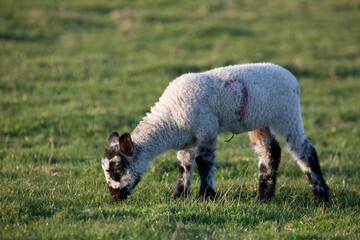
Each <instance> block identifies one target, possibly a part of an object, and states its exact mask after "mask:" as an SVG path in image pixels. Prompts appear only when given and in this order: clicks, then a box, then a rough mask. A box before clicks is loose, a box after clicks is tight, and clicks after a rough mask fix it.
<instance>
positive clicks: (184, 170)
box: [173, 148, 196, 198]
mask: <svg viewBox="0 0 360 240" xmlns="http://www.w3.org/2000/svg"><path fill="white" fill-rule="evenodd" d="M195 151H196V149H195V148H191V149H188V150H182V151H178V152H177V159H178V170H179V176H178V180H177V184H176V187H175V191H174V193H173V198H179V197H181V196H184V197H186V196H187V195H188V194H189V193H190V187H191V185H190V179H191V174H192V171H193V163H194V157H195Z"/></svg>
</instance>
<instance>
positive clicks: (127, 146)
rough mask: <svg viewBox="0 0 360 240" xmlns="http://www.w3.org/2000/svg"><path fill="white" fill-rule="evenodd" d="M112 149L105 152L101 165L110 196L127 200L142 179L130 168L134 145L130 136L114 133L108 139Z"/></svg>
mask: <svg viewBox="0 0 360 240" xmlns="http://www.w3.org/2000/svg"><path fill="white" fill-rule="evenodd" d="M108 142H109V144H110V147H109V148H108V149H106V150H105V155H104V157H103V158H102V161H101V164H102V169H103V171H104V174H105V178H106V183H107V185H108V188H109V192H110V195H111V196H112V197H113V198H114V199H115V200H116V201H117V200H123V199H126V198H127V197H128V196H129V195H130V194H131V193H132V191H133V190H134V188H135V187H136V185H137V184H138V183H139V181H140V179H141V177H140V176H138V175H137V174H135V173H133V171H132V170H131V168H130V162H131V160H132V153H133V144H132V142H131V138H130V135H129V134H124V135H123V136H121V137H119V135H118V133H117V132H113V133H111V134H110V135H109V137H108Z"/></svg>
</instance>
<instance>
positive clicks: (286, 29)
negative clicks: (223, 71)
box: [0, 0, 360, 239]
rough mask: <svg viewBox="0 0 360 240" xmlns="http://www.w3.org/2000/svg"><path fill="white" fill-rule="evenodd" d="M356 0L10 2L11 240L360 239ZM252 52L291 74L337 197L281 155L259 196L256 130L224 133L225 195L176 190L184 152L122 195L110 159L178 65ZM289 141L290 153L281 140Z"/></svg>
mask: <svg viewBox="0 0 360 240" xmlns="http://www.w3.org/2000/svg"><path fill="white" fill-rule="evenodd" d="M359 22H360V1H358V0H328V1H320V0H313V1H310V0H299V1H284V0H283V1H281V0H274V1H264V0H259V1H252V0H242V1H235V0H229V1H221V0H210V1H205V0H199V1H187V0H186V1H169V0H168V1H165V0H153V1H140V0H136V1H125V0H122V1H113V0H111V1H95V0H79V1H56V0H49V1H45V0H32V1H25V0H17V1H5V0H0V66H1V68H0V105H1V112H0V158H1V160H0V166H1V172H0V178H1V181H0V238H1V239H26V238H30V239H38V238H46V239H48V238H52V239H110V238H118V239H119V238H120V239H273V238H275V239H286V238H291V239H311V238H314V239H359V238H360V227H359V225H360V209H359V207H360V179H359V176H360V174H359V171H360V161H359V158H360V149H359V147H360V130H359V124H360V117H359V116H360V105H359V103H360V28H359ZM247 62H273V63H276V64H279V65H283V66H285V67H286V68H288V69H289V70H291V71H292V72H293V73H294V74H295V75H296V76H297V77H298V80H299V82H300V86H301V90H302V93H301V101H302V111H303V118H304V124H305V129H306V131H307V135H308V137H309V139H310V140H311V141H312V142H313V144H314V145H315V147H316V148H317V151H318V154H319V157H320V162H321V166H322V169H323V173H324V177H325V179H326V180H327V182H328V184H329V186H330V188H331V201H330V202H329V203H327V204H322V203H317V202H316V201H314V199H313V197H312V195H311V193H310V191H309V190H308V188H307V182H306V177H305V175H304V174H302V173H301V172H300V170H299V168H298V167H297V166H296V164H295V163H294V162H293V160H292V159H290V157H289V155H288V154H286V153H285V152H284V153H283V157H282V161H281V165H280V169H279V179H278V185H277V192H276V195H275V197H274V199H273V200H272V201H271V202H270V203H254V202H253V198H254V197H255V193H256V188H257V173H258V170H257V161H256V156H255V154H254V152H253V150H252V149H251V147H250V144H249V140H248V138H247V135H246V134H243V135H238V136H235V137H234V139H233V140H231V142H229V143H225V142H224V140H226V139H229V138H230V137H231V134H222V135H220V136H219V139H218V140H219V141H218V142H219V144H218V152H217V158H216V161H217V168H218V171H217V173H216V175H215V180H216V187H217V190H218V193H219V197H218V198H217V199H216V200H215V201H205V202H198V201H197V198H196V197H197V191H198V188H199V185H200V182H199V181H200V179H199V175H198V174H197V173H196V170H195V173H194V175H193V181H192V189H193V191H192V194H191V196H190V197H189V198H187V199H184V200H176V201H174V200H171V198H170V196H171V193H172V191H173V188H174V187H175V183H176V178H177V161H176V155H175V152H174V151H169V152H167V153H165V154H164V155H161V156H159V157H158V158H157V159H156V160H155V161H154V162H153V163H152V167H151V168H150V170H149V172H148V173H147V174H146V175H145V177H144V178H143V180H142V182H141V183H140V184H139V186H138V187H137V188H136V189H135V191H134V193H133V195H131V196H130V197H129V199H128V200H126V201H124V202H114V201H113V200H112V199H111V197H110V195H109V193H108V189H107V186H106V183H105V178H104V176H103V172H102V169H101V165H100V159H101V157H102V155H103V153H104V149H105V147H107V143H106V137H107V134H108V133H110V132H111V131H112V130H118V131H119V132H125V131H128V132H129V131H131V130H132V129H133V128H134V127H135V126H136V125H137V123H138V122H139V121H140V120H141V118H142V117H143V116H144V115H145V113H146V112H148V111H149V108H150V107H151V106H152V105H153V104H154V102H155V101H156V100H157V99H158V97H159V96H160V95H161V93H162V91H163V90H164V88H165V87H166V86H167V85H168V83H169V82H170V81H171V80H172V79H173V78H175V77H176V76H178V75H180V74H183V73H187V72H198V71H203V70H207V69H210V68H214V67H220V66H225V65H230V64H238V63H247ZM281 144H282V148H283V149H284V144H283V143H281Z"/></svg>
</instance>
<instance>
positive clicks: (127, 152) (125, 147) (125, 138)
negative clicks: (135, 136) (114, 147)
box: [119, 133, 134, 157]
mask: <svg viewBox="0 0 360 240" xmlns="http://www.w3.org/2000/svg"><path fill="white" fill-rule="evenodd" d="M119 142H120V151H121V153H122V154H123V155H124V156H125V157H132V155H133V153H134V144H133V142H132V141H131V136H130V134H128V133H124V134H123V135H121V137H120V141H119Z"/></svg>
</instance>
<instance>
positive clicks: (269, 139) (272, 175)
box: [249, 127, 281, 201]
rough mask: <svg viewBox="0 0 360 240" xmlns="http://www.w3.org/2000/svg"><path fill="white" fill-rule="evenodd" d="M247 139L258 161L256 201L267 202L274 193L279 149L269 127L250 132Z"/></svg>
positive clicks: (279, 156) (279, 154) (279, 155)
mask: <svg viewBox="0 0 360 240" xmlns="http://www.w3.org/2000/svg"><path fill="white" fill-rule="evenodd" d="M249 137H250V141H251V143H252V145H253V147H254V149H255V151H256V153H257V155H258V159H259V188H258V191H257V196H256V199H257V200H259V201H267V200H270V199H271V198H272V196H273V195H274V193H275V185H276V172H277V170H278V167H279V163H280V158H281V148H280V146H279V143H278V141H276V139H275V137H274V135H273V134H272V133H271V131H270V128H269V127H263V128H260V129H258V130H254V131H251V132H249Z"/></svg>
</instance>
